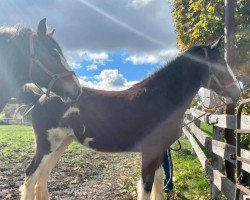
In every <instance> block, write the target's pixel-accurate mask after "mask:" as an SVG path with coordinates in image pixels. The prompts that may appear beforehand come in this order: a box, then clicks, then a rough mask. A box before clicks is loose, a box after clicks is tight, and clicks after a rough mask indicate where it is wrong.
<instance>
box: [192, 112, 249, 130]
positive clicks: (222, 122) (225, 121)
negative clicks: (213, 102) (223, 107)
mask: <svg viewBox="0 0 250 200" xmlns="http://www.w3.org/2000/svg"><path fill="white" fill-rule="evenodd" d="M189 112H190V113H191V114H192V115H193V116H194V117H196V118H198V117H199V116H201V115H202V114H204V113H205V112H203V111H200V110H197V109H194V108H191V109H190V111H189ZM199 120H200V121H202V122H204V123H208V124H211V125H214V126H217V127H220V128H228V129H236V117H235V115H224V114H223V115H216V114H209V113H207V114H206V115H204V116H202V117H201V118H200V119H199ZM241 128H242V129H250V116H247V115H242V117H241Z"/></svg>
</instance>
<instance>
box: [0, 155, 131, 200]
mask: <svg viewBox="0 0 250 200" xmlns="http://www.w3.org/2000/svg"><path fill="white" fill-rule="evenodd" d="M81 153H82V152H74V155H73V153H72V152H71V153H67V155H66V156H64V157H63V159H61V160H60V161H59V162H58V163H57V165H56V167H55V168H54V170H53V171H52V173H51V176H50V179H49V183H48V187H49V193H50V199H51V200H77V199H79V200H80V199H84V200H92V199H93V200H94V199H95V200H133V199H134V197H135V190H134V186H135V185H134V186H131V184H132V182H131V179H128V178H127V176H129V175H131V173H132V174H135V172H134V171H131V170H130V169H128V170H126V164H125V167H124V165H123V166H122V167H121V166H120V165H119V163H123V164H124V162H129V161H128V160H127V159H128V158H127V156H126V155H113V156H111V157H110V154H103V153H97V152H88V153H87V154H86V157H88V158H87V159H85V160H84V161H83V162H81V161H82V160H83V159H84V158H82V157H81V156H80V154H81ZM86 157H85V158H86ZM30 160H31V159H30V158H26V159H24V160H23V161H22V162H21V163H15V162H8V160H6V158H5V157H3V156H1V155H0V199H8V200H10V199H11V200H16V199H20V195H19V187H20V185H21V184H22V183H23V180H24V174H25V169H26V167H27V165H28V163H29V162H30ZM117 163H118V165H117ZM124 184H125V187H124ZM133 184H134V183H133ZM131 188H132V189H131Z"/></svg>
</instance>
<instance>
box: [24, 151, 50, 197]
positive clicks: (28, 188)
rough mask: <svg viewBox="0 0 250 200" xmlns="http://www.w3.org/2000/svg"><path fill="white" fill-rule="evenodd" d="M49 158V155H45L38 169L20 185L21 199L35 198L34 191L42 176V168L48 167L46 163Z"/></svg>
mask: <svg viewBox="0 0 250 200" xmlns="http://www.w3.org/2000/svg"><path fill="white" fill-rule="evenodd" d="M48 160H49V155H45V156H44V157H43V158H42V160H41V163H40V164H39V166H38V168H37V170H36V171H35V172H34V173H33V174H32V175H31V176H30V177H28V178H25V182H24V184H23V185H22V186H21V187H20V191H21V200H34V197H35V195H34V192H35V185H36V182H37V180H38V177H39V176H40V172H41V170H42V169H43V168H44V167H46V164H45V163H47V162H48Z"/></svg>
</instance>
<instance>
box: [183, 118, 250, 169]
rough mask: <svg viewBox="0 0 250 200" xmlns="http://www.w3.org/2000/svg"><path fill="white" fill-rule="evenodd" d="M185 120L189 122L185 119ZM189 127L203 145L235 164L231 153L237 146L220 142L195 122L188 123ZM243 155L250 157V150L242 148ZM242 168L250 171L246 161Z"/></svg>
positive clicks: (233, 152)
mask: <svg viewBox="0 0 250 200" xmlns="http://www.w3.org/2000/svg"><path fill="white" fill-rule="evenodd" d="M185 122H186V123H187V122H189V121H188V120H185ZM188 128H189V129H190V131H191V132H192V134H193V135H194V136H195V138H197V140H198V141H199V142H200V144H201V145H202V146H204V147H205V148H206V149H207V150H209V151H211V152H213V153H214V154H216V155H218V156H220V157H222V158H225V159H226V160H228V161H229V162H231V163H233V164H234V165H235V160H233V159H231V155H232V154H235V152H236V148H235V146H233V145H230V144H226V143H224V142H220V141H218V140H212V138H211V137H209V136H208V135H207V134H206V133H205V132H203V131H202V130H201V129H199V128H198V127H197V126H196V125H195V124H194V123H191V124H190V125H188ZM241 156H242V157H244V158H250V151H248V150H245V149H242V150H241ZM242 169H243V170H245V171H246V172H248V173H250V165H248V164H246V163H242Z"/></svg>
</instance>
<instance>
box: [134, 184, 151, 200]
mask: <svg viewBox="0 0 250 200" xmlns="http://www.w3.org/2000/svg"><path fill="white" fill-rule="evenodd" d="M137 200H150V193H148V192H146V191H145V190H144V187H143V184H142V180H139V181H138V184H137Z"/></svg>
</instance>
